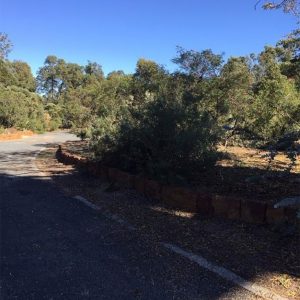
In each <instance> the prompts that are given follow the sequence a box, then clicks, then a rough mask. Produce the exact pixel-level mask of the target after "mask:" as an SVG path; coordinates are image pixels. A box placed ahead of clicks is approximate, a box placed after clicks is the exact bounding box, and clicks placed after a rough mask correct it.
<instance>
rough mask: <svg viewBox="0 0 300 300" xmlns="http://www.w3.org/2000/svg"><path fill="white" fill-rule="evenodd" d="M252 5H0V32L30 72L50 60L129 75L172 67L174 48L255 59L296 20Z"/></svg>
mask: <svg viewBox="0 0 300 300" xmlns="http://www.w3.org/2000/svg"><path fill="white" fill-rule="evenodd" d="M255 2H256V0H227V1H226V0H218V1H212V0H211V1H210V0H206V1H204V0H203V1H202V0H185V1H183V0H49V1H47V0H0V31H2V32H6V33H7V34H8V35H9V37H10V39H11V40H12V42H13V44H14V50H13V52H12V53H11V54H10V56H9V58H10V59H20V60H24V61H26V62H28V63H29V64H30V66H31V67H32V70H33V72H34V73H35V72H36V70H37V69H38V67H40V66H41V65H42V64H43V62H44V60H45V57H46V56H47V55H49V54H53V55H56V56H58V57H60V58H64V59H65V60H66V61H69V62H76V63H79V64H85V63H86V62H87V60H92V61H96V62H98V63H100V64H101V65H102V66H103V69H104V71H105V73H108V72H110V71H112V70H116V69H122V70H124V71H125V72H133V71H134V68H135V64H136V61H137V60H138V59H139V58H141V57H143V58H148V59H152V60H155V61H156V62H158V63H160V64H163V65H166V66H167V67H168V68H169V69H172V68H174V66H173V65H172V63H171V62H170V59H171V58H173V57H174V56H175V55H176V45H179V46H182V47H184V48H186V49H194V50H203V49H206V48H211V49H212V50H213V51H214V52H216V53H221V52H225V54H226V57H228V56H238V55H246V54H249V53H251V52H254V53H258V52H260V51H261V50H262V49H263V47H264V45H266V44H268V45H274V44H275V43H276V42H277V41H278V40H279V39H281V38H283V37H284V36H285V35H286V34H288V33H289V32H290V31H291V30H292V29H295V28H296V25H297V24H296V19H295V18H293V17H292V16H289V15H286V14H283V13H282V12H279V11H272V12H270V11H263V10H262V9H259V8H258V9H257V10H255V9H254V5H255Z"/></svg>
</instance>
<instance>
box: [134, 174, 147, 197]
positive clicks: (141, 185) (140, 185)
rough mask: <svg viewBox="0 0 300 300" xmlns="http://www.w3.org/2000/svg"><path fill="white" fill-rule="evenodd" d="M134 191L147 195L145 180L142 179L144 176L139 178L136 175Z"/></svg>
mask: <svg viewBox="0 0 300 300" xmlns="http://www.w3.org/2000/svg"><path fill="white" fill-rule="evenodd" d="M133 186H134V189H135V190H136V191H137V192H139V193H140V194H143V195H144V193H145V178H144V177H142V176H138V175H136V176H135V177H134V184H133Z"/></svg>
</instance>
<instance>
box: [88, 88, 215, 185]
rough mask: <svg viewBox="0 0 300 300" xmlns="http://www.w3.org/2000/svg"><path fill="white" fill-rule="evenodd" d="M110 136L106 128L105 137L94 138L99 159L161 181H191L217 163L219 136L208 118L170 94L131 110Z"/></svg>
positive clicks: (110, 131)
mask: <svg viewBox="0 0 300 300" xmlns="http://www.w3.org/2000/svg"><path fill="white" fill-rule="evenodd" d="M102 125H103V124H102ZM108 132H109V134H106V133H107V126H106V130H105V131H103V132H101V133H99V132H96V133H95V138H94V144H95V146H96V154H97V155H98V157H99V158H101V159H102V160H104V161H107V162H108V163H109V164H113V165H117V166H121V167H123V168H124V169H126V170H130V171H133V172H138V173H139V172H143V173H146V174H147V175H148V176H150V177H152V178H158V179H160V180H163V181H168V182H171V181H174V180H176V178H177V180H178V177H177V176H181V177H184V178H187V177H189V176H191V174H192V173H193V172H195V171H201V170H203V169H204V168H206V167H208V166H209V165H211V164H213V163H214V162H215V160H216V157H217V156H216V143H217V141H218V133H219V132H218V127H217V126H216V124H215V122H213V120H212V118H211V117H210V116H209V114H208V113H206V112H203V111H199V110H198V109H197V107H196V106H195V105H194V104H188V103H186V102H185V100H184V99H183V98H180V97H178V98H177V99H174V98H171V97H169V94H163V93H161V94H159V95H157V96H155V97H154V99H147V98H145V101H144V102H143V103H140V104H139V105H136V106H132V107H129V109H128V110H127V115H126V117H125V118H123V119H122V120H121V122H120V125H119V126H118V127H117V128H114V129H112V128H110V129H109V130H108ZM99 135H101V137H102V138H100V139H99Z"/></svg>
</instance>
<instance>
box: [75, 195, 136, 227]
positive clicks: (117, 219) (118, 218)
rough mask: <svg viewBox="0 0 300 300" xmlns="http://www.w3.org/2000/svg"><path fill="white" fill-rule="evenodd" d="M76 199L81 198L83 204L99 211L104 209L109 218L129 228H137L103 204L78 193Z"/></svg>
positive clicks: (103, 212) (104, 213) (103, 211)
mask: <svg viewBox="0 0 300 300" xmlns="http://www.w3.org/2000/svg"><path fill="white" fill-rule="evenodd" d="M73 198H74V199H76V200H79V201H80V202H82V203H83V204H85V205H86V206H88V207H90V208H92V209H94V210H97V211H102V214H103V215H104V216H105V217H107V218H108V219H111V220H113V221H115V222H117V223H119V224H121V225H123V226H126V227H127V228H128V229H129V230H136V228H135V227H134V226H132V225H130V224H129V223H128V222H127V221H125V220H123V219H122V218H120V217H119V216H117V215H115V214H112V213H110V212H109V211H108V210H105V209H103V208H102V207H101V206H98V205H95V204H93V203H91V202H90V201H89V200H87V199H86V198H84V197H82V196H80V195H77V196H74V197H73Z"/></svg>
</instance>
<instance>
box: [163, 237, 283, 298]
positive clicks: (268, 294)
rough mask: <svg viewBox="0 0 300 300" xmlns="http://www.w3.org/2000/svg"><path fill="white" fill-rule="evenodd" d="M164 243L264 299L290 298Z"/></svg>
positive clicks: (166, 244) (165, 245) (166, 245)
mask: <svg viewBox="0 0 300 300" xmlns="http://www.w3.org/2000/svg"><path fill="white" fill-rule="evenodd" d="M162 245H163V246H164V247H166V248H167V249H169V250H171V251H173V252H175V253H177V254H180V255H182V256H184V257H185V258H187V259H189V260H191V261H193V262H195V263H197V264H198V265H199V266H200V267H202V268H204V269H207V270H209V271H211V272H213V273H215V274H218V275H219V276H220V277H222V278H224V279H226V280H228V281H231V282H233V283H234V284H236V285H239V286H241V287H243V288H244V289H246V290H248V291H249V292H251V293H253V294H255V295H257V296H260V297H262V298H264V299H269V300H288V299H287V298H284V297H281V296H279V295H277V294H275V293H273V292H272V291H270V290H269V289H267V288H264V287H261V286H259V285H257V284H255V283H253V282H250V281H247V280H245V279H244V278H242V277H240V276H238V275H236V274H235V273H233V272H231V271H229V270H227V269H225V268H223V267H219V266H217V265H215V264H213V263H211V262H209V261H208V260H206V259H205V258H203V257H201V256H199V255H196V254H193V253H192V252H188V251H185V250H183V249H181V248H179V247H177V246H175V245H172V244H168V243H162Z"/></svg>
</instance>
